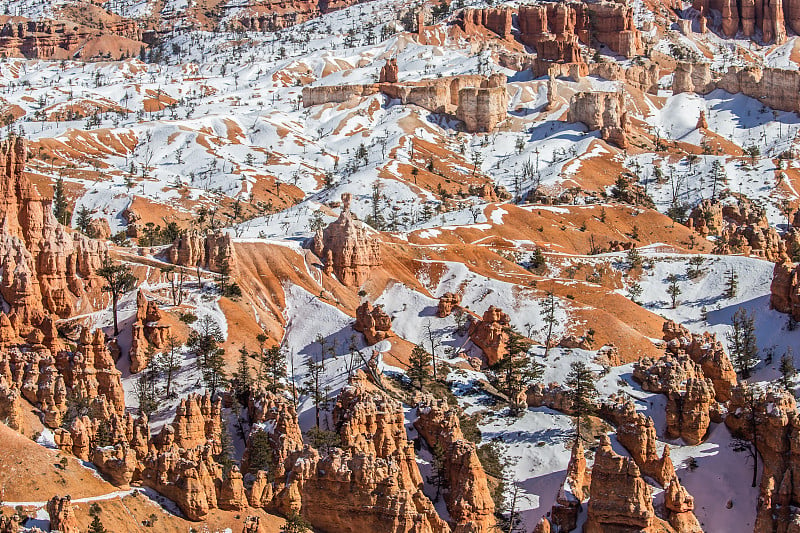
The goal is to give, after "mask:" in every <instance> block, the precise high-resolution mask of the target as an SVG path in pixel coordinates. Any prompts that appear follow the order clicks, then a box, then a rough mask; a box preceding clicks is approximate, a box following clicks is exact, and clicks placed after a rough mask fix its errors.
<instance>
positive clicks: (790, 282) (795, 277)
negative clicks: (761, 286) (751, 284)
mask: <svg viewBox="0 0 800 533" xmlns="http://www.w3.org/2000/svg"><path fill="white" fill-rule="evenodd" d="M769 303H770V306H771V307H772V308H773V309H777V310H778V311H780V312H781V313H788V314H790V315H792V317H793V318H794V319H795V320H800V269H799V268H798V267H797V266H795V265H794V264H793V263H792V262H790V261H785V262H781V263H776V264H775V268H774V269H773V271H772V283H771V284H770V297H769Z"/></svg>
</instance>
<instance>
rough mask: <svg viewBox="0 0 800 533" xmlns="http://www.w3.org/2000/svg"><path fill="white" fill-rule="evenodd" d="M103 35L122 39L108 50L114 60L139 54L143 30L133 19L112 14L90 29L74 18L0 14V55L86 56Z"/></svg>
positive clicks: (44, 57) (62, 57) (39, 56)
mask: <svg viewBox="0 0 800 533" xmlns="http://www.w3.org/2000/svg"><path fill="white" fill-rule="evenodd" d="M103 36H115V37H119V38H121V39H120V40H119V42H118V43H116V45H117V46H114V47H110V48H112V49H109V50H105V52H107V53H108V54H110V55H111V56H112V57H114V58H115V59H119V58H120V57H122V56H127V57H131V56H133V55H135V54H138V53H139V49H140V47H141V46H145V43H144V42H143V41H142V39H143V35H142V29H141V28H139V26H138V24H137V23H136V22H135V21H133V20H128V19H122V18H119V17H112V20H111V21H110V22H108V23H101V26H100V27H98V28H90V27H87V26H83V25H80V24H77V23H75V22H72V21H64V20H28V19H25V18H23V17H8V16H2V17H0V57H25V58H28V59H67V58H72V57H74V56H78V57H83V56H84V55H85V54H86V51H87V50H89V49H91V48H93V47H91V46H87V44H88V43H91V42H92V41H93V40H95V39H99V38H100V37H103Z"/></svg>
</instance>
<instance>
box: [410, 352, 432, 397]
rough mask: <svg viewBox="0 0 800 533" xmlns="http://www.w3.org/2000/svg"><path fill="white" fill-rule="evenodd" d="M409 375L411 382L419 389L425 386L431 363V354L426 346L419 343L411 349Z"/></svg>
mask: <svg viewBox="0 0 800 533" xmlns="http://www.w3.org/2000/svg"><path fill="white" fill-rule="evenodd" d="M408 364H409V367H408V372H407V374H408V377H409V379H411V384H412V385H415V386H416V387H417V388H418V389H422V387H424V386H425V382H427V381H428V376H429V374H428V372H429V367H430V364H431V355H430V354H429V353H428V352H426V351H425V348H423V347H422V346H420V345H419V344H417V345H416V346H414V349H413V350H412V351H411V356H410V357H409V359H408Z"/></svg>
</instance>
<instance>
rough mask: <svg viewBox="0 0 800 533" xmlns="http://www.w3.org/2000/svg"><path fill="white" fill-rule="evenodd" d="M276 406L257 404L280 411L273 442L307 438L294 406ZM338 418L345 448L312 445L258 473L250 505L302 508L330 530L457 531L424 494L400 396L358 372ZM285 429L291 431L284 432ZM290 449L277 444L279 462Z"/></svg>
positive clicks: (311, 519)
mask: <svg viewBox="0 0 800 533" xmlns="http://www.w3.org/2000/svg"><path fill="white" fill-rule="evenodd" d="M269 403H270V405H272V406H274V409H273V408H270V409H269V410H267V411H263V410H262V409H261V408H259V407H258V406H255V408H256V412H257V413H259V412H264V413H265V414H266V413H267V412H271V413H273V414H272V415H271V416H273V418H272V420H274V422H269V421H268V423H269V426H268V427H269V428H270V429H269V442H270V443H274V444H276V445H281V443H286V442H290V443H293V444H290V445H289V448H291V447H296V446H297V444H300V443H302V441H300V443H297V442H296V438H297V437H296V436H299V435H300V430H299V428H298V427H297V426H296V420H297V415H296V414H294V409H293V407H292V406H291V403H289V402H283V401H281V400H270V402H269ZM280 413H282V414H280ZM333 416H334V426H335V427H337V428H338V436H339V438H340V439H341V442H342V446H343V448H339V447H329V448H328V449H322V450H316V449H314V448H310V447H308V446H305V447H303V448H302V449H301V450H297V451H291V452H289V453H288V454H286V459H285V460H284V461H283V464H282V466H278V467H277V468H275V469H271V470H270V472H269V475H268V473H267V472H266V471H264V470H261V471H259V472H258V473H257V475H256V476H255V480H254V481H253V488H252V491H251V495H250V503H251V505H254V506H259V507H264V508H266V509H268V510H277V511H279V512H282V513H287V514H288V513H289V512H299V513H300V514H301V515H302V516H303V517H305V518H306V519H307V520H308V521H309V522H311V524H312V525H313V526H314V527H315V528H318V529H321V530H324V531H343V532H357V531H386V532H391V533H401V532H408V531H415V532H420V533H444V532H446V531H450V528H449V526H448V525H447V523H446V522H444V521H443V520H442V519H441V518H440V517H439V516H438V515H437V514H436V510H435V509H434V507H433V503H432V502H431V501H430V500H429V499H428V498H427V497H426V496H425V495H424V494H423V493H422V490H421V488H422V477H421V475H420V473H419V469H418V467H417V464H416V460H415V455H414V450H413V445H412V444H411V443H410V442H409V441H408V440H407V438H406V437H405V430H404V427H403V411H402V407H401V405H400V404H399V403H398V402H397V401H395V400H392V399H391V398H389V397H388V396H387V395H386V394H385V393H383V392H381V391H380V390H379V389H377V388H376V387H374V386H373V385H371V384H370V382H369V380H368V379H367V377H366V375H365V374H363V372H359V373H357V374H356V375H355V376H354V377H353V379H352V381H351V384H350V385H349V386H348V387H346V388H345V389H344V390H343V391H342V393H341V395H340V397H339V399H338V400H337V405H336V407H335V409H334V413H333ZM275 417H279V418H282V420H278V419H276V418H275ZM273 423H274V426H273ZM282 429H284V430H286V431H287V433H285V434H282V433H280V432H281V430H282ZM293 435H294V436H293ZM270 445H271V446H272V444H270ZM285 451H286V447H283V448H280V449H274V450H273V454H272V457H273V460H276V457H280V456H281V455H282V454H284V452H285ZM246 453H248V452H246ZM270 477H272V479H270Z"/></svg>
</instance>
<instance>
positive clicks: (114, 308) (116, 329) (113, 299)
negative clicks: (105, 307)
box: [111, 293, 119, 337]
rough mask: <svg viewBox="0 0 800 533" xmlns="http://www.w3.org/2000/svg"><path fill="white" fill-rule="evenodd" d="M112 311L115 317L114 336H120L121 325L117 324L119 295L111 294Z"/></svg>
mask: <svg viewBox="0 0 800 533" xmlns="http://www.w3.org/2000/svg"><path fill="white" fill-rule="evenodd" d="M111 311H112V313H113V315H114V336H115V337H116V336H118V335H119V324H118V323H117V295H116V293H111Z"/></svg>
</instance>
